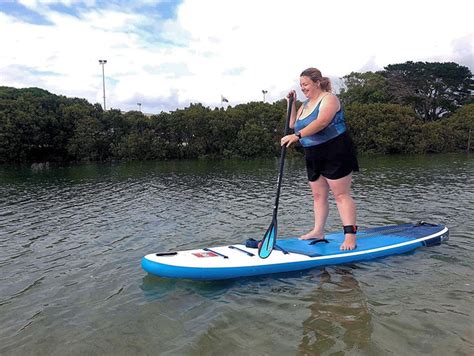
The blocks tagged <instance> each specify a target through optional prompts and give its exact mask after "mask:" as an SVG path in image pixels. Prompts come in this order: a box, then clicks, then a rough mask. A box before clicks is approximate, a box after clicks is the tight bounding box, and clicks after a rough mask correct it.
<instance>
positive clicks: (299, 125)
mask: <svg viewBox="0 0 474 356" xmlns="http://www.w3.org/2000/svg"><path fill="white" fill-rule="evenodd" d="M321 101H322V100H321ZM321 101H320V102H319V103H318V105H316V107H315V108H314V110H313V111H312V112H311V114H309V115H308V116H306V117H305V118H304V119H297V120H296V122H295V132H299V131H301V130H302V129H304V128H305V127H306V126H308V125H309V124H310V123H312V122H313V121H314V120H317V119H318V114H319V106H320V105H321ZM307 103H308V100H306V101H305V102H304V103H303V105H304V106H306V104H307ZM345 131H346V123H345V121H344V111H343V110H342V106H341V108H340V109H339V111H338V112H337V113H336V114H335V115H334V117H333V118H332V120H331V122H330V123H329V125H327V126H326V127H325V128H324V129H322V130H321V131H319V132H316V133H315V134H312V135H310V136H305V137H302V138H301V139H300V143H301V145H302V146H303V147H311V146H316V145H320V144H321V143H324V142H326V141H329V140H331V139H333V138H334V137H336V136H339V135H340V134H342V133H344V132H345Z"/></svg>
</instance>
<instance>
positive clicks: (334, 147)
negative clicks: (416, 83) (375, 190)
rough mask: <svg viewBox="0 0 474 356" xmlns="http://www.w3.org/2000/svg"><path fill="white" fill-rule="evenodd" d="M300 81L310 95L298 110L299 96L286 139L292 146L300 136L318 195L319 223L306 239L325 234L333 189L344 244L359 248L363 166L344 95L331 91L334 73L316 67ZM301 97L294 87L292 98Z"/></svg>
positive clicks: (284, 142)
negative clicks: (356, 191) (357, 182)
mask: <svg viewBox="0 0 474 356" xmlns="http://www.w3.org/2000/svg"><path fill="white" fill-rule="evenodd" d="M300 87H301V91H302V92H303V94H304V95H305V96H306V98H307V100H306V101H305V102H304V103H303V105H301V107H300V109H299V110H298V112H296V100H293V107H292V108H290V110H291V118H290V128H294V130H295V133H294V134H291V135H287V136H284V137H283V138H282V139H281V145H282V146H283V145H286V146H287V147H289V146H290V145H291V144H293V143H295V142H296V141H298V140H299V141H300V143H301V145H302V146H303V148H304V152H305V157H306V170H307V172H308V180H309V185H310V187H311V191H312V193H313V199H314V228H313V230H311V231H310V232H308V233H307V234H305V235H303V236H301V237H300V238H301V239H322V238H324V225H325V224H326V219H327V217H328V212H329V203H328V195H329V190H331V191H332V193H333V195H334V198H335V200H336V204H337V209H338V211H339V215H340V217H341V220H342V225H343V227H344V242H343V243H342V245H341V247H340V248H341V250H353V249H355V248H356V232H357V226H356V207H355V203H354V200H353V199H352V197H351V183H352V172H357V171H358V170H359V165H358V162H357V157H356V154H355V149H354V147H353V144H352V141H351V139H350V137H349V135H348V134H347V132H346V125H345V122H344V112H343V110H342V107H341V104H340V102H339V99H338V98H337V97H336V96H335V95H334V94H332V93H331V82H330V80H329V78H327V77H323V76H322V75H321V72H320V71H319V70H318V69H316V68H308V69H306V70H304V71H303V73H301V75H300ZM290 97H293V98H294V99H296V92H295V91H294V90H292V91H290V92H289V93H288V95H287V99H289V98H290Z"/></svg>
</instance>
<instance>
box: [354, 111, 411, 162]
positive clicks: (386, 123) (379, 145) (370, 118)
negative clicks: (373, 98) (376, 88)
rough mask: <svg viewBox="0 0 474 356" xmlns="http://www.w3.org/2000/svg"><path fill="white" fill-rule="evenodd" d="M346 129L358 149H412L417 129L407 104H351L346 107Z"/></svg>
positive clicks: (368, 150) (365, 150) (402, 151)
mask: <svg viewBox="0 0 474 356" xmlns="http://www.w3.org/2000/svg"><path fill="white" fill-rule="evenodd" d="M346 118H347V125H348V127H349V131H350V132H351V135H352V136H353V139H354V142H355V144H356V146H357V148H358V150H359V151H361V152H366V153H410V152H413V150H414V147H415V142H416V136H417V133H418V132H419V130H420V127H419V124H418V123H417V120H416V118H415V115H414V114H413V112H412V111H411V110H410V108H408V107H402V106H399V105H395V104H351V105H348V106H347V108H346Z"/></svg>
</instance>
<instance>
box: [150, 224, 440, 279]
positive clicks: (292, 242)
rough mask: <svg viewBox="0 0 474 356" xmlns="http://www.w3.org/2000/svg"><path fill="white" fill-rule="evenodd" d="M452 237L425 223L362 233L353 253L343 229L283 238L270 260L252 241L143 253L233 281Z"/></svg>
mask: <svg viewBox="0 0 474 356" xmlns="http://www.w3.org/2000/svg"><path fill="white" fill-rule="evenodd" d="M448 238H449V231H448V228H447V227H446V226H444V225H433V224H428V223H425V222H420V223H417V224H403V225H393V226H384V227H376V228H371V229H367V230H362V231H358V232H357V247H356V249H355V250H352V251H341V250H340V249H339V246H340V245H341V243H342V242H343V241H344V234H343V233H342V232H341V233H331V234H327V235H326V237H325V239H324V240H299V239H298V238H288V239H279V240H278V241H277V242H276V245H275V248H274V251H273V252H272V254H271V255H270V256H269V257H268V258H265V259H262V258H260V257H259V256H258V251H257V248H255V247H256V246H254V247H253V248H252V247H248V246H250V244H248V243H247V244H235V245H228V246H218V247H212V248H207V247H205V248H201V249H196V250H187V251H177V252H174V251H171V252H163V253H153V254H149V255H146V256H145V257H143V259H142V268H143V269H144V270H145V271H146V272H148V273H150V274H153V275H156V276H160V277H167V278H186V279H201V280H217V279H229V278H238V277H247V276H257V275H264V274H271V273H281V272H290V271H299V270H304V269H309V268H313V267H319V266H327V265H335V264H342V263H353V262H358V261H366V260H372V259H375V258H381V257H386V256H390V255H396V254H401V253H405V252H408V251H411V250H414V249H416V248H418V247H422V246H434V245H439V244H441V243H442V242H443V241H446V240H448ZM254 241H255V240H254Z"/></svg>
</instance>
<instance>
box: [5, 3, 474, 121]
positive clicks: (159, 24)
mask: <svg viewBox="0 0 474 356" xmlns="http://www.w3.org/2000/svg"><path fill="white" fill-rule="evenodd" d="M15 4H16V5H18V6H22V7H23V8H25V9H26V10H25V13H26V12H27V11H29V13H30V14H31V13H34V14H37V16H38V18H42V19H43V22H42V23H35V22H34V21H30V20H28V19H25V18H24V17H23V18H22V16H19V15H18V11H19V10H18V9H17V10H15V11H16V13H12V11H4V12H0V30H1V32H2V33H10V34H14V35H12V36H1V37H0V46H2V48H8V49H9V50H8V51H2V55H1V56H0V79H1V81H2V85H12V86H17V87H20V86H39V87H42V88H44V89H47V90H51V91H53V92H55V93H60V94H64V95H73V96H80V97H85V98H86V99H88V100H89V101H91V102H99V103H101V102H102V72H101V68H100V66H99V64H98V59H107V61H108V62H107V64H106V65H105V75H106V90H107V93H106V95H107V102H108V104H107V106H108V107H114V108H120V109H122V110H132V109H133V110H135V109H136V107H137V106H136V103H137V102H142V110H143V111H146V112H155V111H156V112H159V111H161V110H175V109H176V108H178V107H185V106H187V105H189V103H190V102H202V103H203V104H204V105H206V106H211V107H213V106H220V95H221V94H223V95H224V96H226V97H228V98H229V99H230V100H231V102H230V104H231V105H236V104H238V103H242V102H248V101H255V100H262V93H261V90H262V89H265V90H268V94H266V100H267V101H274V100H279V99H280V98H281V97H283V96H284V95H285V94H286V92H287V91H288V90H289V89H291V88H297V87H298V75H299V73H300V72H301V71H302V70H303V69H305V68H307V67H313V66H316V67H318V68H320V69H321V70H322V72H323V75H326V76H329V77H331V78H334V81H337V78H338V77H342V76H344V75H346V74H349V73H350V72H352V71H363V70H378V69H381V68H383V67H384V66H386V65H388V64H394V63H403V62H405V61H408V60H413V61H418V60H422V61H430V60H436V61H456V62H458V63H460V64H464V65H467V66H469V68H470V69H471V70H474V68H473V62H472V51H473V42H472V36H473V31H472V27H471V25H470V24H471V19H470V14H471V13H472V11H469V9H468V7H470V8H471V10H472V5H466V4H470V3H469V2H464V1H462V0H452V1H451V3H450V6H445V3H444V2H442V1H438V0H435V1H424V0H420V1H416V2H413V1H408V0H399V1H396V2H395V1H392V2H383V3H382V2H378V3H377V2H373V1H370V0H359V1H357V2H354V1H349V0H347V1H346V0H335V1H332V2H317V1H293V2H291V3H288V2H278V1H266V0H262V1H247V0H240V1H211V0H185V1H182V2H174V1H151V0H140V1H134V2H132V1H130V2H125V1H99V0H97V1H93V0H87V1H86V0H84V1H79V0H62V1H53V0H47V1H39V0H21V2H17V3H15ZM460 9H463V11H460ZM388 14H390V16H388ZM35 16H36V15H35ZM440 19H442V22H443V24H442V26H440V25H439V20H440ZM12 66H15V67H12ZM12 68H14V70H13V69H12ZM22 70H25V73H22ZM48 73H55V75H48ZM334 84H335V86H336V87H337V83H334ZM299 95H300V98H302V96H301V93H300V94H299Z"/></svg>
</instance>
